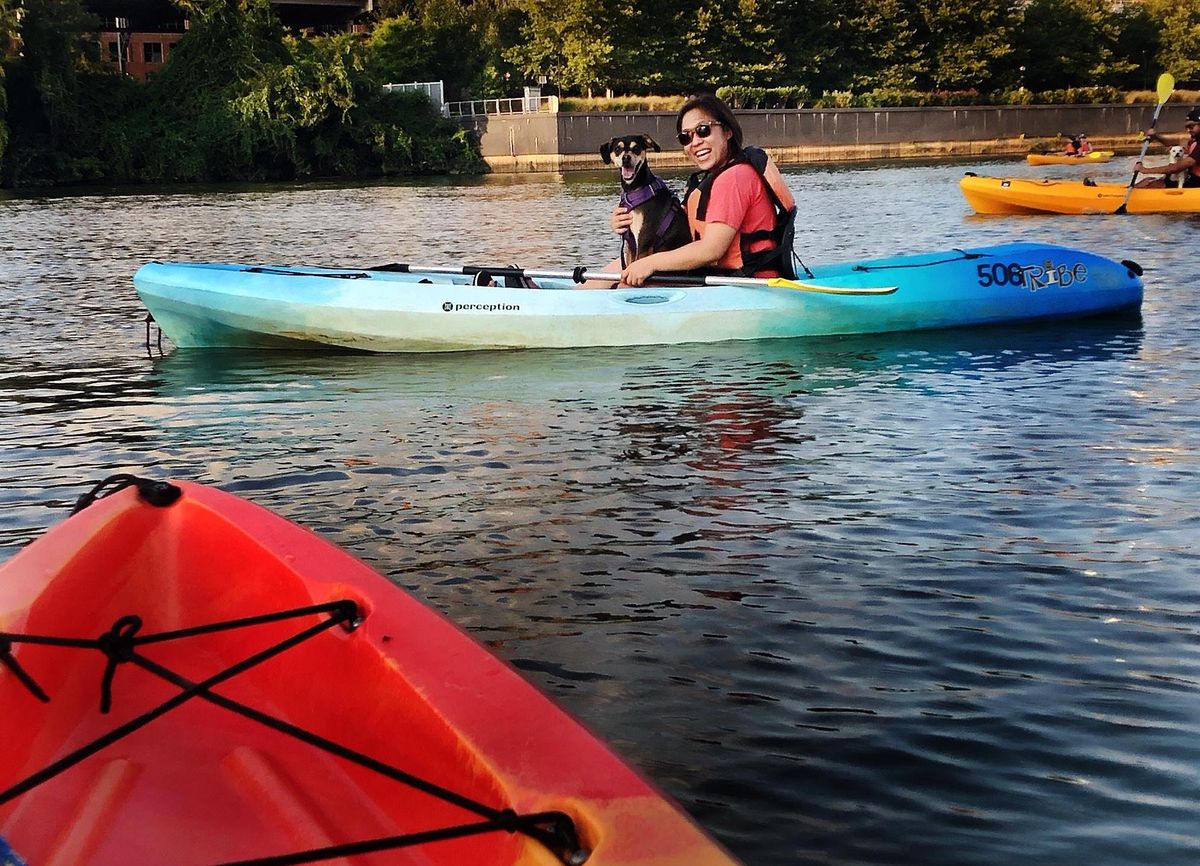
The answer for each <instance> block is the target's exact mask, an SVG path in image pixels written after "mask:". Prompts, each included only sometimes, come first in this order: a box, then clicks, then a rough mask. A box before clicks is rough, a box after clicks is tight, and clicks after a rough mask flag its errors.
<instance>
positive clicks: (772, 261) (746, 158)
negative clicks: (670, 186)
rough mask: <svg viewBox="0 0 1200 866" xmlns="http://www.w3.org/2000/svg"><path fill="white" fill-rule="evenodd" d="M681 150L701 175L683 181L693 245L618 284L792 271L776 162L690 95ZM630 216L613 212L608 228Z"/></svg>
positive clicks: (713, 102) (725, 111) (683, 112)
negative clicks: (663, 275)
mask: <svg viewBox="0 0 1200 866" xmlns="http://www.w3.org/2000/svg"><path fill="white" fill-rule="evenodd" d="M675 129H676V132H677V133H678V137H679V143H680V144H681V145H683V149H684V152H685V153H686V154H687V155H688V156H689V157H690V158H691V160H692V162H694V163H695V164H696V166H697V167H698V168H699V169H700V171H698V172H697V173H696V174H693V175H692V177H691V180H689V182H688V191H687V194H686V196H685V199H684V208H685V209H686V210H687V213H688V223H689V227H690V228H691V232H692V238H693V241H692V242H691V243H689V244H686V245H685V246H682V247H678V248H676V249H673V250H665V251H663V252H659V253H655V254H654V255H651V256H647V257H646V258H642V259H638V260H637V261H635V262H630V263H629V264H628V265H627V266H626V267H625V268H624V269H623V270H622V271H621V282H622V283H624V284H625V285H630V286H640V285H642V284H643V283H645V282H646V280H647V279H648V278H649V277H650V276H652V275H653V274H655V273H657V272H659V271H692V270H703V271H706V272H708V273H722V274H739V275H744V276H756V277H777V276H780V275H781V273H784V272H786V271H787V270H788V269H789V268H790V266H791V256H792V222H793V220H794V218H795V200H794V199H793V198H792V194H791V192H790V191H789V190H788V188H787V184H786V183H785V182H784V180H783V176H782V175H781V174H780V173H779V169H778V168H777V167H776V166H775V163H774V162H772V161H771V160H770V158H769V157H768V156H767V155H766V153H765V152H764V151H762V150H760V149H759V148H751V147H743V146H742V127H741V125H740V124H739V123H738V121H737V118H736V117H734V114H733V111H732V110H730V108H729V106H727V105H726V104H725V103H724V102H722V101H721V100H720V99H718V98H717V97H715V96H712V95H709V94H704V95H700V96H694V97H692V98H691V99H689V100H688V101H687V102H686V103H684V105H683V107H682V108H681V109H680V110H679V114H678V115H677V116H676V118H675ZM630 220H631V218H630V215H629V213H628V211H625V210H624V209H623V208H621V207H619V206H618V207H616V208H613V211H612V220H611V223H612V229H613V231H614V232H617V233H623V232H624V231H625V229H626V228H627V227H628V226H629V224H630Z"/></svg>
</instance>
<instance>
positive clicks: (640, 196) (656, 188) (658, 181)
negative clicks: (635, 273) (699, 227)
mask: <svg viewBox="0 0 1200 866" xmlns="http://www.w3.org/2000/svg"><path fill="white" fill-rule="evenodd" d="M657 195H661V196H664V197H666V198H668V199H672V200H673V201H674V203H673V204H667V205H666V206H664V207H663V209H662V210H663V215H662V219H661V220H659V223H658V226H657V227H656V228H655V230H654V246H656V247H657V246H658V245H659V244H660V243H661V242H662V240H663V238H665V237H666V236H667V232H668V231H670V229H671V225H672V223H674V222H675V216H676V214H678V213H679V199H678V198H676V197H675V193H673V192H671V188H670V187H669V186H667V185H666V183H664V182H663V179H662V178H661V177H659V176H658V175H656V174H651V175H650V182H649V183H648V184H645V185H644V186H640V187H638V188H637V189H635V190H633V191H632V192H630V191H628V190H622V191H621V207H623V208H625V210H628V211H631V210H633V209H634V208H637V207H641V206H642V205H644V204H645V203H646V202H648V201H650V199H652V198H654V197H655V196H657ZM621 237H622V241H623V242H622V244H621V267H622V268H624V267H625V266H626V265H628V264H629V262H627V261H625V250H627V249H630V250H633V257H634V259H636V258H637V254H638V248H637V238H635V237H634V236H633V229H632V228H627V229H625V233H624V234H623V235H622V236H621Z"/></svg>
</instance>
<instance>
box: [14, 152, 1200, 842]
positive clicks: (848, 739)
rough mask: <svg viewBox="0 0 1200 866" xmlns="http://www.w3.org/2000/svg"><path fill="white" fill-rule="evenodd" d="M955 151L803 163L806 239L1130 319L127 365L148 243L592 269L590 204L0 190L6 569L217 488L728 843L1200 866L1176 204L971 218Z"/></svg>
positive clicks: (540, 192)
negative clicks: (498, 673)
mask: <svg viewBox="0 0 1200 866" xmlns="http://www.w3.org/2000/svg"><path fill="white" fill-rule="evenodd" d="M969 167H970V168H972V170H977V171H980V172H981V173H984V172H987V171H990V172H991V173H1001V172H1008V173H1016V172H1018V171H1019V172H1024V171H1025V170H1026V169H1025V167H1024V165H1023V164H1017V163H1014V162H1012V161H1007V162H999V161H998V162H995V163H993V164H990V165H988V166H983V167H980V166H978V165H972V166H969ZM962 170H963V166H962V165H961V164H960V165H936V164H932V165H906V166H900V165H881V166H869V167H855V168H854V169H851V170H840V171H830V170H827V169H822V168H805V169H803V170H796V171H793V172H791V181H792V184H793V187H794V188H795V189H796V191H797V193H798V198H799V199H800V200H801V201H802V202H803V203H804V211H805V214H806V216H805V222H806V225H805V227H804V228H803V229H802V233H801V240H802V244H803V246H804V251H805V256H806V258H807V259H809V260H810V261H812V262H819V261H833V260H844V259H852V258H860V257H863V256H866V255H880V254H890V253H898V252H910V251H921V250H931V249H938V248H948V247H951V246H963V245H971V244H979V243H992V242H997V241H1002V240H1014V239H1018V238H1025V239H1040V240H1052V241H1058V242H1064V243H1070V244H1075V245H1078V246H1083V247H1087V248H1091V249H1096V250H1099V251H1106V252H1110V253H1111V254H1112V255H1114V256H1115V257H1117V258H1133V259H1136V260H1138V261H1140V262H1142V263H1143V264H1145V265H1148V266H1150V267H1152V268H1154V270H1151V271H1149V272H1148V274H1147V277H1148V280H1147V298H1146V303H1145V305H1144V307H1143V311H1142V315H1141V316H1140V317H1139V316H1133V317H1129V316H1125V317H1116V318H1107V319H1096V320H1089V321H1083V322H1062V323H1047V324H1041V325H1037V326H1035V327H1021V328H1014V327H1000V328H983V329H976V330H967V331H945V332H932V333H922V334H890V335H885V336H874V337H841V338H829V339H821V340H786V341H761V342H749V343H725V344H716V345H700V346H651V347H638V348H633V349H587V350H579V351H565V352H564V351H526V352H506V353H468V354H461V355H431V356H409V357H399V356H371V355H353V354H310V353H262V352H177V351H173V350H172V349H171V347H170V346H169V344H167V345H166V350H167V351H166V353H165V354H164V355H159V354H158V353H157V352H154V351H151V352H150V353H149V356H148V355H147V351H146V347H145V345H144V341H145V329H144V323H143V321H142V319H143V317H144V311H143V310H142V309H141V307H140V305H139V303H138V301H137V298H136V296H135V295H134V294H133V292H132V287H131V285H130V283H129V276H130V275H131V274H132V272H133V270H134V269H135V268H136V266H137V265H138V264H141V263H142V262H143V261H146V260H149V259H152V258H167V259H170V258H185V259H197V260H236V261H255V262H272V263H286V262H302V263H310V264H351V263H356V262H368V263H375V262H380V261H419V262H431V263H444V262H447V261H453V260H455V259H456V258H462V257H469V258H470V259H473V260H476V261H519V262H521V263H522V264H528V265H544V266H561V265H566V264H569V263H573V262H584V263H592V262H596V263H599V262H603V261H606V260H608V259H610V258H611V257H612V254H613V252H614V250H615V246H616V245H615V242H614V240H613V238H612V236H611V235H607V234H605V233H604V232H603V231H598V230H597V229H596V227H597V226H603V225H604V224H605V223H606V220H607V216H606V215H607V212H608V209H609V208H610V207H611V204H612V202H613V201H614V200H615V197H616V196H615V193H616V190H615V186H614V184H613V182H612V178H611V177H610V176H609V174H608V173H597V174H595V175H592V174H588V175H584V176H565V177H562V176H545V177H537V178H532V179H530V178H521V177H503V178H501V177H497V178H486V179H482V180H481V179H472V180H467V181H459V180H442V181H437V182H428V183H427V182H419V183H407V184H397V185H379V186H370V187H365V188H356V189H347V188H342V187H329V186H311V187H281V188H255V189H223V190H217V191H190V192H188V193H186V194H179V193H177V192H168V191H135V192H133V193H131V194H129V193H127V194H123V195H120V196H94V197H85V198H68V197H64V198H50V199H12V200H8V201H4V202H0V212H3V213H4V215H5V219H6V222H5V226H6V233H5V236H4V238H2V239H0V243H2V244H3V245H4V253H5V257H6V267H5V269H4V270H3V271H0V300H3V301H4V302H5V309H6V310H8V311H9V312H8V313H6V314H5V316H4V318H3V319H2V321H3V340H0V446H2V447H3V449H4V462H3V464H2V465H3V478H4V484H2V485H0V557H7V556H9V555H11V554H12V553H13V552H15V550H17V549H18V548H19V547H20V546H21V545H22V544H24V543H26V542H27V541H28V540H29V539H31V538H32V537H34V536H35V535H37V534H38V533H39V532H41V531H42V530H43V529H44V528H45V527H47V526H49V525H51V524H52V523H55V522H57V521H58V520H61V519H62V517H63V515H64V514H65V510H66V508H67V506H68V505H69V503H71V502H73V500H74V498H75V497H76V496H77V495H78V494H79V493H80V492H81V490H82V489H83V487H84V485H85V484H86V483H87V482H89V481H93V480H96V479H98V478H100V477H103V476H105V475H107V474H110V473H112V472H115V471H126V470H132V469H136V470H139V471H142V472H144V473H146V474H150V475H156V476H175V477H181V478H193V479H198V480H201V481H207V482H211V483H215V484H218V485H220V486H222V487H224V488H225V489H228V490H232V491H234V492H237V493H239V494H241V495H243V496H246V497H248V498H250V499H252V500H254V501H256V502H259V503H261V504H263V505H265V506H267V507H269V508H272V509H274V510H276V511H278V512H280V513H282V514H284V515H285V516H287V517H289V518H291V519H293V520H296V521H298V522H300V523H302V524H303V525H305V526H308V527H309V528H311V529H313V530H314V531H316V532H318V533H320V534H321V535H323V536H324V537H326V538H329V539H330V540H332V541H334V542H336V543H338V544H340V545H342V546H344V547H346V548H347V549H349V550H351V551H352V552H354V553H355V554H356V555H358V556H360V557H362V558H364V559H365V560H367V561H368V562H370V563H371V564H372V565H373V566H375V567H376V568H378V569H380V570H381V571H382V572H384V573H385V574H387V575H389V576H390V577H391V578H392V579H393V580H394V581H396V582H397V583H399V584H400V585H402V586H404V587H406V588H409V589H410V590H412V591H413V592H415V593H416V594H418V595H419V596H420V597H421V598H422V599H424V600H425V601H427V602H428V603H430V604H432V605H433V606H435V607H437V608H438V609H440V610H442V611H444V612H446V613H447V614H449V615H450V616H451V617H453V618H454V619H455V620H456V621H457V622H459V623H460V624H462V625H463V626H464V627H466V628H468V629H469V630H470V631H471V632H472V633H473V634H474V635H475V636H476V637H478V638H479V639H480V640H482V641H485V642H486V643H487V644H488V645H489V646H491V647H492V648H493V649H494V650H495V651H496V652H498V653H499V654H500V655H501V656H503V657H504V658H507V659H509V660H510V661H512V662H513V663H514V664H516V665H517V666H518V667H520V668H521V669H522V670H524V671H525V672H526V673H527V675H528V676H530V677H531V678H532V679H533V680H534V681H536V682H537V683H539V684H540V685H541V686H542V687H544V688H545V689H547V690H548V691H549V692H551V693H552V694H553V695H554V696H555V697H556V698H557V699H559V700H560V701H561V702H563V703H564V704H565V705H566V706H567V707H568V708H569V709H571V710H572V711H573V712H575V713H576V714H577V715H579V716H580V717H581V718H582V719H583V720H584V721H585V722H587V723H588V725H589V726H590V727H592V728H593V729H594V730H596V731H597V732H598V733H599V734H601V735H602V736H603V737H605V738H606V739H608V740H609V741H610V742H612V743H613V745H614V746H615V747H616V748H617V749H618V750H619V751H621V752H622V754H624V755H625V756H627V757H628V758H629V759H630V760H631V761H632V762H633V763H635V764H636V765H637V766H638V767H640V768H641V769H642V770H643V771H645V772H646V773H647V775H649V776H650V777H651V778H652V779H653V780H655V781H656V782H657V783H658V784H659V785H661V786H662V787H664V788H665V789H666V790H668V791H669V792H670V793H672V794H673V795H674V796H676V797H677V798H678V799H680V801H681V802H682V803H683V804H684V805H685V806H686V807H687V808H688V809H689V811H691V812H692V813H693V814H694V815H696V816H697V818H699V819H700V820H701V822H702V823H703V824H704V825H705V826H707V827H709V828H710V829H711V830H712V831H713V832H715V833H716V834H717V835H718V836H719V837H720V838H721V839H722V840H723V841H725V842H726V843H727V844H729V845H730V846H731V847H732V848H733V850H735V851H736V852H737V853H738V854H739V855H740V856H742V857H743V858H745V859H746V861H747V862H748V863H754V864H793V863H799V862H814V863H845V864H850V863H854V864H861V863H897V864H900V863H905V864H907V863H912V862H916V861H918V860H926V861H929V862H935V863H995V862H1001V861H1005V860H1008V859H1011V858H1012V857H1014V856H1022V857H1024V858H1026V859H1032V860H1034V861H1037V862H1071V863H1075V862H1093V863H1097V864H1126V863H1132V862H1137V863H1153V864H1175V863H1181V862H1191V861H1193V860H1195V859H1196V857H1197V855H1198V854H1200V835H1198V834H1197V833H1196V831H1195V829H1194V824H1195V821H1194V810H1195V794H1196V791H1197V790H1198V788H1200V786H1198V784H1197V783H1198V781H1200V776H1198V775H1197V769H1196V768H1197V767H1200V747H1198V746H1196V743H1197V742H1200V740H1198V739H1197V737H1196V734H1197V733H1198V731H1197V728H1198V727H1200V723H1198V721H1197V720H1198V719H1200V698H1198V696H1197V681H1198V678H1197V675H1196V671H1197V669H1198V668H1197V661H1198V659H1197V650H1196V646H1197V644H1196V640H1195V634H1196V626H1195V622H1194V619H1195V611H1196V609H1197V605H1198V604H1200V596H1198V595H1197V591H1196V589H1195V567H1194V566H1195V561H1196V547H1195V542H1194V540H1193V539H1194V538H1195V537H1196V534H1197V532H1196V531H1197V525H1196V524H1197V518H1196V509H1195V507H1194V503H1195V501H1196V499H1197V497H1198V495H1200V484H1198V482H1197V472H1196V468H1197V465H1198V461H1197V453H1198V449H1197V432H1196V431H1197V430H1200V424H1198V423H1197V422H1200V417H1198V415H1200V412H1198V410H1197V404H1196V400H1195V394H1196V393H1197V385H1198V384H1200V350H1198V349H1197V346H1200V301H1198V300H1197V296H1196V294H1195V292H1194V291H1192V285H1193V283H1194V281H1195V280H1196V277H1197V272H1196V268H1195V267H1194V265H1193V264H1192V261H1191V259H1192V257H1191V254H1190V246H1189V244H1190V238H1191V232H1192V229H1193V226H1192V225H1191V223H1190V222H1189V221H1188V220H1186V219H1179V218H1161V219H1160V218H1149V217H1147V218H1136V219H1133V218H1113V219H1108V218H1099V219H1094V218H1080V219H1075V218H1063V219H1061V220H1047V219H1031V220H1009V219H995V218H992V219H977V218H974V217H971V216H970V215H968V214H967V213H966V210H965V205H964V204H963V203H962V202H961V200H960V199H959V197H958V193H957V189H956V187H955V185H954V184H955V182H956V180H957V177H958V176H960V175H961V172H962ZM114 213H119V214H120V215H121V219H116V218H114ZM64 250H65V251H66V252H65V253H64Z"/></svg>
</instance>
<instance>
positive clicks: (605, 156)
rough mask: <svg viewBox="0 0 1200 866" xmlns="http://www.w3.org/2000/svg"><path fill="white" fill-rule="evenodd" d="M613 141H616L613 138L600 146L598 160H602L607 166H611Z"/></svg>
mask: <svg viewBox="0 0 1200 866" xmlns="http://www.w3.org/2000/svg"><path fill="white" fill-rule="evenodd" d="M613 141H616V139H615V138H614V139H612V141H606V142H604V144H602V145H600V158H601V159H602V160H604V162H605V164H607V165H612V146H613Z"/></svg>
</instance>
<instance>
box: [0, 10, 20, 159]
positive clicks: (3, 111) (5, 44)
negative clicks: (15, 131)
mask: <svg viewBox="0 0 1200 866" xmlns="http://www.w3.org/2000/svg"><path fill="white" fill-rule="evenodd" d="M20 35H21V34H20V18H19V16H18V14H17V7H16V5H15V4H14V3H12V2H10V0H0V163H3V162H4V151H5V148H7V147H8V121H7V114H8V91H7V88H6V87H5V80H4V79H5V75H4V67H5V65H7V64H9V63H11V62H12V61H13V60H15V59H16V57H17V56H18V55H17V52H16V50H15V49H16V46H17V43H18V40H19V39H20Z"/></svg>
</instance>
